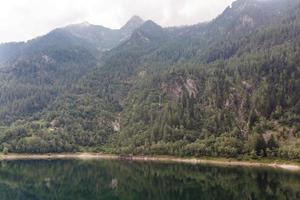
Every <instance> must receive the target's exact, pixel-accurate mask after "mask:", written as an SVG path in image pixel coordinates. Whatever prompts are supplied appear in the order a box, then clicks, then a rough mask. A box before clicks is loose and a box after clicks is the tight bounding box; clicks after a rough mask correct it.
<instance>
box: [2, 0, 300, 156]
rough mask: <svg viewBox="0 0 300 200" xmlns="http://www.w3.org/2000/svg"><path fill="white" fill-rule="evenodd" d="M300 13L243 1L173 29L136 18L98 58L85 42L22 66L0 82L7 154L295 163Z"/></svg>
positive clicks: (287, 6)
mask: <svg viewBox="0 0 300 200" xmlns="http://www.w3.org/2000/svg"><path fill="white" fill-rule="evenodd" d="M253 5H254V6H253ZM259 5H262V6H261V7H260V6H259ZM283 5H284V6H283ZM295 5H298V6H295ZM299 5H300V2H298V1H297V0H288V1H286V2H281V1H257V0H250V1H248V0H247V1H246V0H238V1H237V2H235V3H234V4H232V6H231V7H228V8H227V9H225V11H224V12H223V13H222V14H221V15H219V16H218V17H217V18H216V19H214V20H212V21H211V22H208V23H204V24H196V25H193V26H184V27H177V28H162V27H161V26H159V25H158V24H156V23H155V22H153V21H150V20H147V21H145V22H144V21H143V23H142V22H141V20H140V19H139V18H136V19H135V18H133V22H134V23H133V24H134V25H137V26H136V28H135V29H134V30H133V31H132V33H131V34H130V35H127V34H126V33H124V34H123V36H124V35H126V37H124V39H122V40H118V44H117V45H115V43H109V45H112V46H111V47H112V48H111V49H110V50H104V51H103V52H101V54H100V55H99V54H96V53H94V50H95V46H90V42H86V40H89V39H90V38H92V37H91V36H88V38H86V39H85V38H81V39H77V38H78V37H69V38H68V39H69V40H70V44H76V45H75V46H76V48H74V46H72V48H69V47H70V46H68V45H66V47H64V46H62V47H57V46H54V47H52V48H45V50H43V51H40V54H34V56H33V55H30V56H29V57H28V58H26V59H24V58H22V59H23V61H22V62H20V61H19V62H16V63H15V64H16V65H15V67H16V68H14V69H16V70H14V71H12V72H11V73H9V74H6V75H5V76H2V77H1V79H0V83H1V84H2V87H0V119H1V120H0V122H1V126H0V128H1V130H3V134H2V135H0V144H1V145H0V148H2V150H8V151H13V152H37V153H44V152H70V151H80V150H88V151H105V152H112V153H125V154H126V153H128V154H130V153H136V154H159V155H161V154H168V155H181V156H220V157H235V158H237V157H238V158H243V157H245V158H257V157H265V156H268V157H270V158H285V157H286V158H289V159H299V155H300V154H299V152H300V150H299V148H298V145H299V142H300V140H299V130H300V129H299V128H300V127H299V119H300V117H299V116H300V101H299V93H300V88H299V85H300V84H299V83H300V82H299V77H300V75H299V67H298V66H299V65H298V64H299V63H300V60H299V52H300V44H299V41H300V38H299V35H300V23H299V22H300V21H299V19H300V15H299V12H298V11H299ZM262 8H263V9H262ZM135 21H137V22H139V23H135ZM141 23H142V24H141ZM129 24H130V23H129ZM127 25H128V24H127ZM79 26H80V25H79ZM90 26H91V25H88V24H85V25H84V26H83V27H90ZM81 27H82V25H81ZM92 27H93V26H92ZM123 27H124V26H123ZM125 27H126V25H125ZM129 27H131V25H130V26H129ZM79 29H81V28H79ZM121 29H122V28H121ZM124 29H127V28H124ZM97 30H98V29H97ZM72 31H74V30H73V29H72V30H71V32H72ZM104 31H107V30H104ZM108 31H109V30H108ZM66 32H67V34H69V33H68V30H67V31H66ZM75 32H76V33H75V34H77V30H76V31H75ZM58 34H62V35H64V34H66V33H65V31H62V33H61V32H59V33H58ZM71 35H72V34H71ZM80 35H82V34H80ZM119 36H120V35H117V36H116V38H120V37H119ZM123 36H122V37H123ZM51 37H53V36H51ZM51 37H50V39H51ZM61 38H62V36H60V35H59V36H58V39H61ZM74 38H76V39H75V42H72V40H73V39H74ZM54 39H56V38H54ZM94 40H95V39H92V41H94ZM112 40H113V41H116V40H115V38H114V37H112ZM46 41H49V40H46ZM55 41H59V40H55ZM82 41H85V42H84V45H83V44H81V42H82ZM99 41H101V40H99ZM51 44H53V43H52V42H51ZM114 45H115V46H114ZM96 49H97V48H96ZM20 113H21V114H20Z"/></svg>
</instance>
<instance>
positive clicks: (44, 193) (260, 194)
mask: <svg viewBox="0 0 300 200" xmlns="http://www.w3.org/2000/svg"><path fill="white" fill-rule="evenodd" d="M0 199H6V200H24V199H25V200H27V199H30V200H48V199H49V200H50V199H51V200H56V199H59V200H69V199H70V200H75V199H80V200H81V199H82V200H92V199H101V200H103V199H105V200H115V199H122V200H127V199H128V200H135V199H136V200H148V199H149V200H156V199H159V200H177V199H178V200H185V199H197V200H201V199H203V200H204V199H205V200H210V199H218V200H222V199H224V200H234V199H244V200H247V199H249V200H250V199H259V200H261V199H270V200H276V199H280V200H284V199H291V200H293V199H295V200H296V199H300V174H297V173H287V172H283V171H276V170H270V169H259V170H258V169H247V168H229V167H213V166H203V165H188V164H165V163H140V162H126V161H99V160H98V161H75V160H74V161H72V160H68V161H61V160H60V161H59V160H56V161H9V162H4V161H3V162H2V163H1V167H0Z"/></svg>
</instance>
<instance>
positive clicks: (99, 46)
mask: <svg viewBox="0 0 300 200" xmlns="http://www.w3.org/2000/svg"><path fill="white" fill-rule="evenodd" d="M142 24H143V20H142V19H141V18H139V17H138V16H135V17H133V18H131V19H130V20H129V21H128V22H127V23H126V24H125V25H124V26H123V27H122V28H120V29H115V30H114V29H109V28H106V27H103V26H98V25H92V24H89V23H88V22H83V23H80V24H73V25H69V26H66V27H63V28H57V29H55V30H53V31H51V32H49V33H48V34H46V35H44V36H41V37H38V38H35V39H33V40H29V41H28V42H26V43H24V42H20V43H6V44H0V63H2V65H4V64H5V63H9V62H13V61H14V60H15V59H18V58H20V57H24V56H25V57H26V56H31V55H32V54H36V53H37V52H41V51H45V50H48V49H49V48H56V49H58V48H60V49H63V50H64V49H66V48H70V47H80V48H85V49H88V50H89V51H90V52H93V53H101V52H104V51H108V50H110V49H112V48H114V47H116V46H118V44H120V43H121V42H123V41H125V40H126V39H128V38H129V37H130V35H131V34H132V33H133V32H134V31H135V30H136V29H137V28H139V26H141V25H142Z"/></svg>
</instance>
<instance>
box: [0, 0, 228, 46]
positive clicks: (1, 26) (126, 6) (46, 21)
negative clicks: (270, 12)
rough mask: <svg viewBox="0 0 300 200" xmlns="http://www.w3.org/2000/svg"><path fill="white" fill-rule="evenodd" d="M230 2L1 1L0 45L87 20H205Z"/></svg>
mask: <svg viewBox="0 0 300 200" xmlns="http://www.w3.org/2000/svg"><path fill="white" fill-rule="evenodd" d="M232 1H233V0H209V1H207V0H1V1H0V42H9V41H22V40H27V39H31V38H33V37H36V36H38V35H42V34H45V33H47V32H48V31H50V30H52V29H54V28H57V27H61V26H65V25H68V24H73V23H78V22H82V21H89V22H90V23H93V24H101V25H104V26H107V27H111V28H119V27H120V26H122V25H123V24H124V23H125V22H126V21H127V20H128V19H129V18H130V17H131V16H132V15H135V14H137V15H139V16H141V17H143V18H144V19H152V20H154V21H156V22H157V23H159V24H160V25H162V26H175V25H176V26H177V25H186V24H195V23H198V22H202V21H208V20H210V19H212V18H214V17H216V16H217V15H218V14H220V13H221V12H222V10H224V9H225V7H226V6H228V5H230V4H231V2H232Z"/></svg>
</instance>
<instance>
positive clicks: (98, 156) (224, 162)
mask: <svg viewBox="0 0 300 200" xmlns="http://www.w3.org/2000/svg"><path fill="white" fill-rule="evenodd" d="M68 159H75V160H76V159H77V160H128V161H146V162H175V163H187V164H210V165H218V166H232V167H234V166H236V167H238V166H240V167H252V168H262V167H268V168H273V169H282V170H287V171H294V172H300V163H299V164H298V163H283V162H279V163H278V162H276V161H275V162H271V161H270V162H266V163H264V162H259V161H255V160H253V161H238V160H234V159H226V158H212V159H208V158H180V157H173V156H125V157H122V156H119V155H113V154H102V153H72V154H71V153H69V154H68V153H60V154H7V155H3V154H2V155H0V161H14V160H68Z"/></svg>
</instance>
